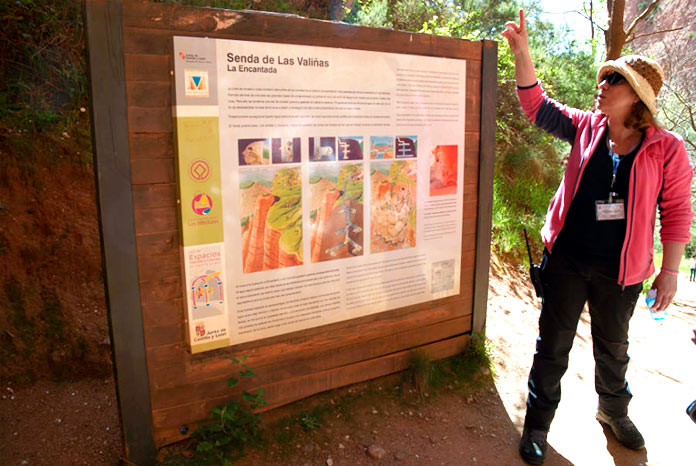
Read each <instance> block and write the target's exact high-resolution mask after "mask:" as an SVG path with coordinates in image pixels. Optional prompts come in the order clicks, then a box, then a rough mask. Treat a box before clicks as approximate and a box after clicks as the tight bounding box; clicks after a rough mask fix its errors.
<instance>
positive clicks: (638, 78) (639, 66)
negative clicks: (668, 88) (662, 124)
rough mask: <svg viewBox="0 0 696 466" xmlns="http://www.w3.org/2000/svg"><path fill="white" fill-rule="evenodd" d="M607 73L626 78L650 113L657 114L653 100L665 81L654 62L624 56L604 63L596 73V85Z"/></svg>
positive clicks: (638, 57) (648, 59) (642, 58)
mask: <svg viewBox="0 0 696 466" xmlns="http://www.w3.org/2000/svg"><path fill="white" fill-rule="evenodd" d="M609 71H616V72H617V73H620V74H621V75H622V76H623V77H624V78H626V81H628V83H629V84H630V85H631V87H632V88H633V90H634V91H635V93H636V94H638V97H639V98H640V100H642V101H643V103H644V104H645V105H646V106H647V107H648V110H650V113H652V114H653V115H655V114H657V107H656V106H655V100H656V99H657V94H658V92H660V88H661V87H662V82H663V81H664V79H665V73H664V72H663V71H662V68H661V67H660V65H659V64H658V63H657V62H656V61H655V60H653V59H651V58H648V57H644V56H641V55H626V56H624V57H620V58H617V59H616V60H609V61H607V62H604V63H603V64H602V66H600V67H599V71H598V72H597V84H599V83H600V81H601V79H602V76H604V75H605V74H606V73H608V72H609Z"/></svg>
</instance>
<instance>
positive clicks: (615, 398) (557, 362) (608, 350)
mask: <svg viewBox="0 0 696 466" xmlns="http://www.w3.org/2000/svg"><path fill="white" fill-rule="evenodd" d="M541 267H542V270H541V278H542V286H543V289H544V299H543V300H542V305H541V315H540V317H539V337H538V338H537V344H536V353H535V354H534V363H533V365H532V369H531V371H530V374H529V396H528V397H527V415H526V418H525V426H526V427H528V428H532V429H541V430H549V427H550V426H551V421H552V420H553V417H554V414H555V413H556V408H557V407H558V403H559V402H560V400H561V377H562V376H563V374H564V373H565V371H566V369H567V368H568V353H569V352H570V349H571V347H572V346H573V339H574V338H575V333H576V331H577V326H578V320H579V319H580V313H581V312H582V309H583V307H584V306H585V303H586V302H587V303H588V307H589V311H590V318H591V320H592V327H591V328H592V345H593V352H594V359H595V389H596V391H597V394H598V395H599V408H600V409H602V410H603V411H604V412H606V413H607V414H609V415H610V416H616V417H619V416H625V415H626V414H627V411H628V403H629V401H630V400H631V396H632V395H631V392H630V391H629V389H628V383H627V382H626V369H627V368H628V360H629V357H628V322H629V320H630V319H631V316H632V315H633V310H634V308H635V306H636V302H637V301H638V296H639V295H640V292H641V289H642V283H638V284H636V285H631V286H627V287H626V288H625V289H623V290H622V289H621V286H620V285H618V284H617V280H616V275H615V272H614V273H612V271H610V268H608V267H606V266H602V265H596V264H586V263H585V261H583V260H581V259H579V258H573V257H571V256H568V255H563V254H561V253H558V252H555V253H554V254H550V253H548V251H545V252H544V258H543V260H542V264H541ZM612 275H613V276H612Z"/></svg>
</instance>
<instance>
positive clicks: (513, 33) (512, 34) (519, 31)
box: [503, 8, 529, 56]
mask: <svg viewBox="0 0 696 466" xmlns="http://www.w3.org/2000/svg"><path fill="white" fill-rule="evenodd" d="M503 37H505V38H506V39H507V41H508V45H509V46H510V50H511V51H512V53H513V55H515V56H518V55H520V54H527V55H528V54H529V40H528V39H527V26H526V25H525V23H524V10H523V9H521V8H520V24H517V23H515V22H514V21H508V22H507V23H505V31H503Z"/></svg>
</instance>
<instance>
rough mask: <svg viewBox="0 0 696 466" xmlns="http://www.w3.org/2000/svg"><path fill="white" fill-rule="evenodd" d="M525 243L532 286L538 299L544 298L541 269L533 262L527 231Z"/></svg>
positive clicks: (525, 230)
mask: <svg viewBox="0 0 696 466" xmlns="http://www.w3.org/2000/svg"><path fill="white" fill-rule="evenodd" d="M524 241H525V242H526V243H527V255H528V256H529V278H530V279H531V280H532V285H534V292H535V293H536V295H537V297H539V298H543V297H544V290H543V288H542V287H541V267H540V266H539V265H536V264H535V263H534V260H532V250H531V249H530V248H529V237H528V236H527V229H526V228H525V229H524Z"/></svg>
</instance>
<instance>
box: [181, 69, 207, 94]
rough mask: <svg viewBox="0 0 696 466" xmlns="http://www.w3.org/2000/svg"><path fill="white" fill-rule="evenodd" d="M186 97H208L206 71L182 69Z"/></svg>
mask: <svg viewBox="0 0 696 466" xmlns="http://www.w3.org/2000/svg"><path fill="white" fill-rule="evenodd" d="M184 78H185V83H186V88H185V94H186V97H208V72H207V71H205V70H184Z"/></svg>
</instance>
